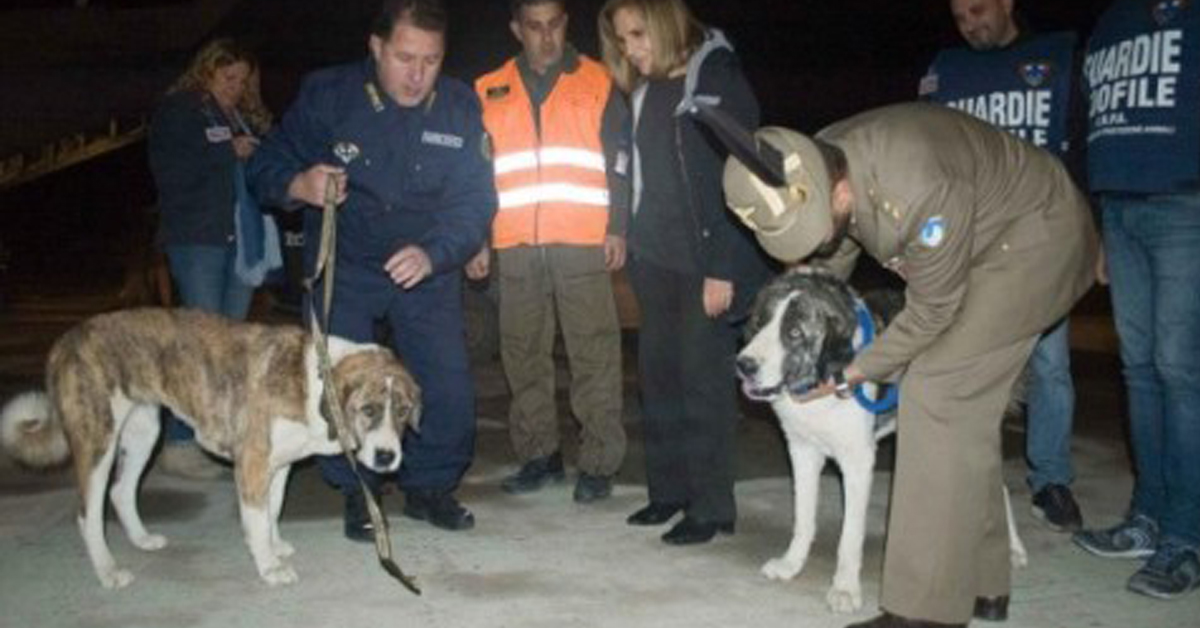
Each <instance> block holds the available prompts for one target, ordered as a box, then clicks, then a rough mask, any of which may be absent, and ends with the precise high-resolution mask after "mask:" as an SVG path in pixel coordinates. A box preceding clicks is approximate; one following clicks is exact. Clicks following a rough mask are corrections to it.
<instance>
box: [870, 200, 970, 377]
mask: <svg viewBox="0 0 1200 628" xmlns="http://www.w3.org/2000/svg"><path fill="white" fill-rule="evenodd" d="M972 194H973V188H972V186H970V185H969V184H966V183H964V182H961V181H942V182H939V183H936V184H934V185H932V186H930V187H929V188H928V190H927V191H926V192H925V193H924V194H922V195H921V196H920V197H918V199H917V201H916V202H915V203H913V211H914V212H915V213H914V214H913V215H912V216H911V218H910V219H909V220H908V221H906V224H907V226H906V230H905V232H904V233H902V234H901V237H902V239H903V240H902V241H903V242H904V245H903V257H904V275H905V279H906V281H907V286H906V288H905V293H904V294H905V305H904V309H902V310H901V311H900V312H899V313H898V314H897V315H896V317H895V319H893V320H892V322H891V323H890V324H889V325H888V327H887V329H885V330H884V331H883V333H881V334H880V335H879V338H877V339H876V341H875V342H874V343H872V344H871V345H870V346H869V347H867V349H866V350H864V351H863V352H862V353H860V354H859V355H858V356H857V357H856V358H855V360H854V366H855V367H856V368H857V369H858V371H859V372H861V373H862V375H863V376H864V377H866V378H867V379H871V380H876V381H878V380H883V379H887V378H888V377H889V376H891V375H892V374H893V373H895V372H896V371H898V370H900V369H902V368H904V367H906V366H907V365H908V364H909V363H910V362H911V361H912V360H913V359H914V358H916V357H917V356H918V355H920V354H921V353H922V352H923V351H925V350H926V349H927V348H928V347H929V346H930V345H931V344H933V343H934V342H935V341H936V340H937V339H938V337H939V336H941V334H942V333H943V332H945V331H946V329H947V328H949V327H950V325H952V324H953V323H954V321H955V319H956V317H957V316H958V315H959V312H960V310H961V307H962V303H963V300H964V298H965V297H966V294H967V282H968V279H969V273H970V267H971V249H972V247H973V244H974V218H973V216H974V213H973V212H974V206H973V203H972V200H971V199H972Z"/></svg>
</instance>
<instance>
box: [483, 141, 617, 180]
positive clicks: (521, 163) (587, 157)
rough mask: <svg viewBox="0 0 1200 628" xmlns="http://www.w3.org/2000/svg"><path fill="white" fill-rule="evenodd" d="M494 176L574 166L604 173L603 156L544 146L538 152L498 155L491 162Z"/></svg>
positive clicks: (579, 150)
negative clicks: (547, 167)
mask: <svg viewBox="0 0 1200 628" xmlns="http://www.w3.org/2000/svg"><path fill="white" fill-rule="evenodd" d="M492 163H493V167H494V168H495V169H496V174H498V175H500V174H507V173H509V172H515V171H517V170H532V169H534V168H537V167H538V165H539V163H540V164H541V165H542V166H575V167H577V168H584V169H586V170H595V171H597V172H604V154H603V153H598V152H594V151H590V150H585V149H582V148H568V147H565V146H544V147H542V148H541V149H540V150H536V151H534V150H525V151H520V152H516V153H507V154H504V155H498V156H497V157H496V159H495V161H493V162H492Z"/></svg>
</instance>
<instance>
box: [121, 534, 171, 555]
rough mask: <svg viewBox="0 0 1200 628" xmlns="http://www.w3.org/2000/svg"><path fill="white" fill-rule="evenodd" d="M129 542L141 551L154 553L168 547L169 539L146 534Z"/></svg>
mask: <svg viewBox="0 0 1200 628" xmlns="http://www.w3.org/2000/svg"><path fill="white" fill-rule="evenodd" d="M129 542H130V543H133V546H134V547H136V548H138V549H140V550H144V551H147V552H153V551H155V550H160V549H162V548H164V547H166V546H167V537H165V536H163V535H161V534H144V535H142V536H139V537H137V538H133V537H130V538H129Z"/></svg>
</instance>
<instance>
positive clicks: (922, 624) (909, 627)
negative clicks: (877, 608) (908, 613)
mask: <svg viewBox="0 0 1200 628" xmlns="http://www.w3.org/2000/svg"><path fill="white" fill-rule="evenodd" d="M846 628H966V624H942V623H938V622H936V621H922V620H920V619H907V618H905V617H901V616H899V615H893V614H891V613H889V612H887V611H884V613H883V614H882V615H880V616H878V617H876V618H875V619H872V620H870V621H864V622H860V623H857V624H850V625H849V626H846Z"/></svg>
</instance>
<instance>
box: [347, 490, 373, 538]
mask: <svg viewBox="0 0 1200 628" xmlns="http://www.w3.org/2000/svg"><path fill="white" fill-rule="evenodd" d="M375 503H377V504H382V501H381V500H380V497H379V496H378V495H376V496H375ZM342 532H343V533H344V534H345V535H346V538H348V539H350V540H351V541H355V542H358V543H374V542H375V526H374V525H373V524H372V523H371V512H370V511H369V510H367V500H366V498H365V497H364V496H363V494H362V492H361V491H359V492H356V493H350V494H347V495H346V508H345V510H344V511H342Z"/></svg>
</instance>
